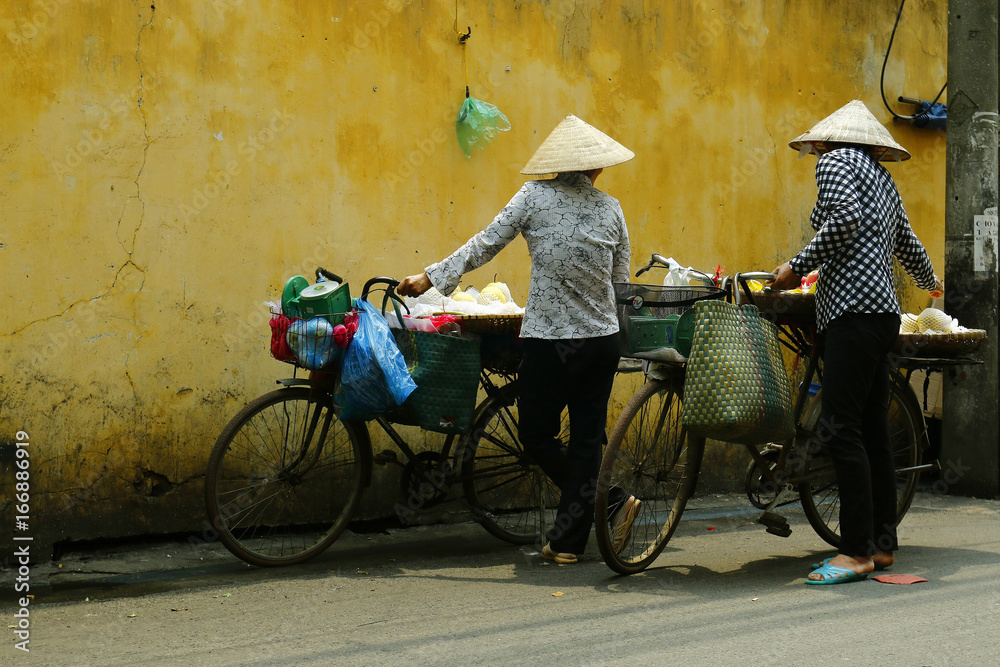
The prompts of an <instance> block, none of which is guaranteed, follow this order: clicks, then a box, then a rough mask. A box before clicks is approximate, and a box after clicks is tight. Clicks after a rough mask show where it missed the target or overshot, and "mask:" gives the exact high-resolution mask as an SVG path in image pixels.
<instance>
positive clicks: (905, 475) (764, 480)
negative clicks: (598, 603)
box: [595, 254, 939, 574]
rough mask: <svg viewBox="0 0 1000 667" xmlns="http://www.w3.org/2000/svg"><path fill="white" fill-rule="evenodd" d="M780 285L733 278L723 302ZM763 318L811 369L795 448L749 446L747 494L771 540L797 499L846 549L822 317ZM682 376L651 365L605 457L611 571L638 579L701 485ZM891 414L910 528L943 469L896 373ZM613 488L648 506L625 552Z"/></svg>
mask: <svg viewBox="0 0 1000 667" xmlns="http://www.w3.org/2000/svg"><path fill="white" fill-rule="evenodd" d="M650 268H666V262H665V261H664V260H663V258H662V257H661V256H659V255H655V254H654V255H653V258H652V259H651V260H650V263H649V265H647V266H646V267H645V268H644V269H642V270H640V271H639V272H638V273H637V274H636V276H638V275H640V274H641V273H643V272H644V271H646V270H648V269H650ZM772 277H773V276H772V274H770V273H747V274H742V275H741V274H737V276H736V278H735V280H731V281H730V280H728V279H727V281H726V282H724V283H723V285H722V286H721V287H720V288H718V294H717V295H715V296H716V298H718V297H719V295H722V296H723V297H724V298H727V299H733V300H735V301H736V303H739V299H740V291H741V290H742V292H743V293H744V294H745V296H746V298H747V299H749V301H750V302H751V303H753V300H754V294H753V293H752V292H751V290H750V288H749V287H748V285H747V281H749V280H768V279H770V278H772ZM758 296H759V294H758ZM681 303H682V304H683V305H685V306H686V305H690V304H689V303H684V302H683V301H682V302H681ZM806 310H808V309H806ZM762 314H763V315H766V316H769V317H770V318H771V319H772V321H774V322H775V324H776V325H777V327H778V332H779V341H780V342H781V343H782V345H783V346H784V347H785V348H787V349H788V350H789V351H791V352H792V353H793V354H794V355H795V359H796V366H797V365H798V362H799V361H800V360H801V359H807V360H808V363H807V365H806V369H805V372H804V374H803V375H802V377H801V381H800V382H799V384H798V391H797V395H796V400H795V407H794V417H795V423H796V435H795V436H794V438H793V439H791V440H790V441H787V442H781V443H770V444H767V445H766V446H764V447H762V448H758V447H756V446H752V445H744V446H745V447H746V448H747V450H748V452H749V453H750V456H751V457H752V461H751V463H750V466H749V468H748V470H747V473H746V475H745V486H746V489H745V490H746V493H747V496H748V498H749V500H750V501H751V503H752V504H753V505H754V506H755V507H757V508H758V509H762V510H763V514H761V516H760V517H759V518H758V522H759V523H761V524H763V525H765V526H766V527H767V531H768V532H769V533H772V534H775V535H779V536H785V537H787V536H788V535H789V534H790V533H791V528H790V527H789V525H788V521H787V519H786V518H785V517H783V516H781V515H779V514H777V513H776V512H774V511H773V510H774V509H775V508H776V507H779V506H782V505H787V504H790V503H794V502H796V499H794V498H793V499H791V500H788V499H787V498H786V496H787V495H789V494H793V493H794V494H797V501H798V502H800V503H801V505H802V509H803V511H804V513H805V515H806V518H807V520H808V521H809V524H810V525H811V526H812V528H813V529H814V530H815V531H816V532H817V534H818V535H819V536H820V537H821V538H822V539H823V540H824V541H826V542H827V543H829V544H830V545H831V546H834V547H836V546H838V545H839V541H840V535H839V533H838V530H839V509H840V497H839V490H838V488H837V484H836V478H835V475H834V471H833V464H832V461H831V459H830V456H829V453H828V452H827V451H826V448H825V446H824V445H823V443H822V442H821V441H820V439H819V438H818V437H817V436H816V426H817V423H818V421H819V416H820V410H819V408H820V401H819V400H818V398H819V396H820V393H821V391H822V340H821V338H819V337H818V336H817V334H816V330H815V317H814V315H813V314H812V313H810V312H788V311H787V310H785V311H784V312H782V309H781V308H778V309H777V310H773V309H772V310H770V311H767V310H764V311H762ZM684 373H685V366H684V364H683V363H682V362H680V363H670V362H666V363H657V364H654V365H653V366H651V367H650V369H649V371H648V372H647V382H646V383H645V384H644V385H643V386H642V388H640V389H639V391H638V392H637V393H636V394H635V395H634V396H633V397H632V399H631V400H630V401H629V403H628V405H627V406H626V408H625V410H624V411H623V412H622V414H621V416H620V417H619V419H618V421H617V423H616V424H615V427H614V429H613V430H612V433H611V436H610V438H609V441H608V445H607V447H606V449H605V453H604V458H603V460H602V463H601V470H600V476H599V478H598V480H599V481H598V489H597V496H596V505H595V527H596V537H597V544H598V548H599V549H600V552H601V556H602V557H603V558H604V562H605V563H606V564H607V565H608V566H609V567H610V568H611V569H613V570H615V571H616V572H618V573H621V574H634V573H636V572H640V571H642V570H644V569H646V568H647V567H648V566H649V565H650V564H652V562H653V561H654V560H656V558H657V556H659V554H660V552H661V551H662V550H663V548H664V547H665V546H666V544H667V542H668V541H669V540H670V538H671V536H672V535H673V533H674V531H675V530H676V528H677V525H678V523H679V521H680V518H681V515H682V514H683V512H684V508H685V506H686V503H687V501H688V498H690V496H691V494H692V493H693V492H694V489H695V487H696V484H697V479H698V473H699V470H700V467H701V460H702V454H703V452H704V449H705V443H706V439H705V438H704V437H699V436H696V435H693V434H691V433H688V432H687V431H686V429H684V428H683V426H682V423H681V415H682V410H683V387H684ZM889 415H890V425H891V436H892V448H893V452H894V455H895V459H896V475H897V515H898V518H899V519H902V517H903V515H905V513H906V511H907V510H908V509H909V506H910V503H911V501H912V500H913V495H914V493H915V492H916V488H917V481H918V478H919V476H920V474H921V473H922V472H924V471H928V470H934V469H938V468H939V465H938V463H937V461H933V462H928V463H924V464H922V463H921V456H922V453H923V452H924V450H925V449H926V448H927V447H928V439H927V432H926V427H925V424H924V419H923V412H922V410H921V409H920V403H919V401H918V399H917V397H916V395H915V394H914V392H913V390H912V388H911V387H910V384H909V382H907V380H906V379H905V378H904V377H903V376H902V374H901V373H900V372H899V370H898V369H896V368H893V369H892V371H891V383H890V406H889ZM614 487H619V488H621V489H624V490H626V491H628V492H629V493H631V494H632V495H634V496H636V498H638V499H640V500H641V501H642V504H641V505H640V508H639V512H638V515H637V517H636V519H635V522H634V524H633V529H632V534H631V537H630V539H629V540H628V541H627V542H626V543H625V544H624V546H622V547H620V548H619V549H617V550H616V549H615V548H613V546H612V544H613V541H612V535H611V526H610V523H609V521H608V519H609V517H608V492H609V490H610V489H612V488H614Z"/></svg>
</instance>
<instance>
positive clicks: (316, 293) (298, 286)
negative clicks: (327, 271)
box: [281, 276, 351, 324]
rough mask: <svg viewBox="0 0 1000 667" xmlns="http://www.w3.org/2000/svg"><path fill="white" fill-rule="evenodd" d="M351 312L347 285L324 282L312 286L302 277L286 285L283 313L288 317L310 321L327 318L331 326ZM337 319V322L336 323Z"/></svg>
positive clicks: (282, 301) (292, 278) (296, 277)
mask: <svg viewBox="0 0 1000 667" xmlns="http://www.w3.org/2000/svg"><path fill="white" fill-rule="evenodd" d="M349 310H351V288H350V285H348V284H347V283H341V284H337V283H333V282H322V283H316V284H314V285H310V284H309V281H307V280H306V279H305V278H303V277H302V276H293V277H291V278H289V279H288V282H287V283H285V289H284V290H283V291H282V293H281V312H283V313H284V314H285V315H287V316H288V317H299V318H302V319H304V320H309V319H312V318H314V317H317V316H321V315H322V316H332V315H335V314H339V315H340V316H339V317H337V318H334V317H327V318H326V319H327V320H329V321H330V323H331V324H339V323H340V322H342V321H343V319H344V318H343V313H346V312H348V311H349ZM335 319H336V321H334V320H335Z"/></svg>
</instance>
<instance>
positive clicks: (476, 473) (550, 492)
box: [458, 382, 559, 544]
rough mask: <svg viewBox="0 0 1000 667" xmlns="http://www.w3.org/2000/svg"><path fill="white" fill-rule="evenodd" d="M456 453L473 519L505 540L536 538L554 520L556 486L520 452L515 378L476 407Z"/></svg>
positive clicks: (536, 539)
mask: <svg viewBox="0 0 1000 667" xmlns="http://www.w3.org/2000/svg"><path fill="white" fill-rule="evenodd" d="M458 456H459V461H460V463H459V465H460V471H461V476H462V490H463V493H464V496H465V500H466V502H468V504H469V506H470V507H471V508H472V511H473V516H474V517H475V519H476V521H478V522H479V524H480V525H482V527H483V528H485V529H486V530H487V531H488V532H489V533H490V534H491V535H494V536H496V537H498V538H500V539H501V540H504V541H506V542H510V543H511V544H530V543H532V542H535V541H539V540H540V539H541V535H542V533H543V532H544V531H545V530H546V529H547V528H548V527H549V526H550V525H552V523H553V521H554V520H555V513H556V508H557V506H558V503H559V488H558V487H557V486H556V485H555V484H553V483H552V481H551V480H550V479H549V478H548V477H547V476H546V475H545V473H544V472H543V471H542V469H541V468H540V467H539V466H538V465H536V464H535V463H533V462H531V461H530V460H529V459H528V458H527V457H526V456H525V454H524V448H523V447H522V446H521V441H520V440H519V439H518V435H517V383H516V382H512V383H509V384H507V385H504V386H503V387H502V388H501V390H500V391H499V392H497V393H496V394H494V395H492V396H490V397H487V398H486V399H485V400H484V401H483V402H482V403H481V404H480V405H479V407H478V408H477V409H476V416H475V418H474V419H473V423H472V428H471V429H470V430H469V431H468V433H467V434H466V435H465V436H464V438H463V440H462V445H461V446H460V447H459V450H458Z"/></svg>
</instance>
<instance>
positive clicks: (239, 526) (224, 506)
mask: <svg viewBox="0 0 1000 667" xmlns="http://www.w3.org/2000/svg"><path fill="white" fill-rule="evenodd" d="M360 429H365V426H364V425H363V424H360V425H358V424H356V423H354V422H349V421H347V422H345V421H341V420H340V419H339V418H338V417H337V414H336V410H335V408H334V404H333V400H332V397H331V396H330V395H329V394H328V393H325V392H315V391H314V390H311V389H309V388H307V387H290V388H285V389H279V390H277V391H273V392H270V393H267V394H264V395H263V396H260V397H259V398H257V399H255V400H253V401H251V402H250V403H249V404H248V405H247V406H246V407H245V408H243V409H242V410H241V411H240V412H239V413H238V414H237V415H236V416H235V417H233V419H232V420H231V421H230V422H229V424H228V425H227V426H226V427H225V429H223V431H222V434H221V435H219V438H218V440H217V441H216V443H215V446H214V447H213V448H212V453H211V456H210V457H209V464H208V471H207V473H206V475H205V503H206V506H207V510H208V519H209V521H210V522H211V524H212V526H213V528H215V530H217V531H218V533H219V539H220V540H221V541H222V543H223V544H224V545H225V546H226V548H227V549H229V551H231V552H232V553H233V554H234V555H235V556H237V557H238V558H240V559H242V560H244V561H246V562H247V563H250V564H252V565H258V566H262V567H273V566H279V565H294V564H297V563H302V562H304V561H306V560H308V559H310V558H312V557H314V556H316V555H317V554H319V553H320V552H322V551H323V550H324V549H326V548H327V547H329V546H330V544H332V543H333V542H334V540H336V539H337V537H339V536H340V534H341V533H342V532H343V530H344V528H345V527H347V524H348V522H349V521H350V520H351V517H352V516H353V515H354V511H355V509H356V508H357V505H358V501H359V499H360V498H361V492H362V489H363V485H364V479H365V473H366V470H367V469H368V466H369V465H370V463H368V462H369V461H370V458H369V457H367V456H365V453H366V451H367V450H365V449H364V448H363V444H365V443H367V437H366V436H367V430H365V432H364V436H362V434H361V431H360ZM317 445H319V446H318V447H317Z"/></svg>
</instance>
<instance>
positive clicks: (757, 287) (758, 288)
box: [747, 280, 764, 292]
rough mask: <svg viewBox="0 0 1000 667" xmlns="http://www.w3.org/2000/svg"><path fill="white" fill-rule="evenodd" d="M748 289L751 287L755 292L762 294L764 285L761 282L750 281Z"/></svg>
mask: <svg viewBox="0 0 1000 667" xmlns="http://www.w3.org/2000/svg"><path fill="white" fill-rule="evenodd" d="M747 287H749V288H750V289H751V290H752V291H754V292H760V291H761V290H763V289H764V283H762V282H760V281H759V280H748V281H747Z"/></svg>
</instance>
